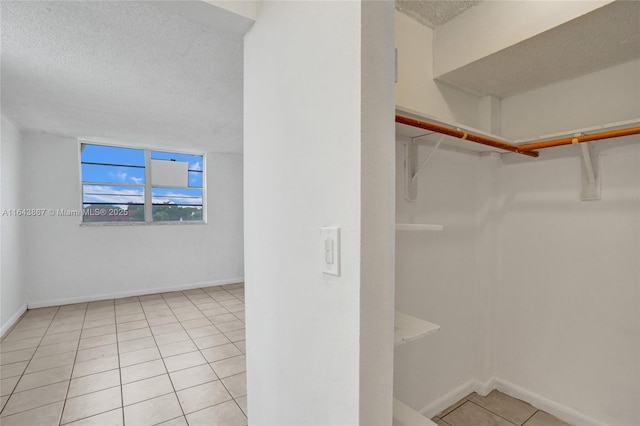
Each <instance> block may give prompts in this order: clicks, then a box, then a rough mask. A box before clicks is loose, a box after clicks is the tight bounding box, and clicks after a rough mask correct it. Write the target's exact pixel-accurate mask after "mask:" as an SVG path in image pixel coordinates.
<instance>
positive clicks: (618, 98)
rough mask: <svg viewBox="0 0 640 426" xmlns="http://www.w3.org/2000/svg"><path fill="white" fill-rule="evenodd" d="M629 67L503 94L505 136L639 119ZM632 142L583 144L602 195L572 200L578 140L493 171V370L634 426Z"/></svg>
mask: <svg viewBox="0 0 640 426" xmlns="http://www.w3.org/2000/svg"><path fill="white" fill-rule="evenodd" d="M638 75H640V61H633V62H629V63H626V64H622V65H618V66H615V67H611V68H608V69H605V70H602V71H599V72H595V73H592V74H588V75H585V76H582V77H580V78H576V79H572V80H568V81H564V82H561V83H557V84H554V85H551V86H548V87H545V88H542V89H538V90H533V91H530V92H526V93H523V94H520V95H516V96H513V97H510V98H506V99H504V100H503V101H502V112H503V117H502V126H503V129H504V133H505V136H507V137H510V138H526V137H532V136H535V135H539V134H548V133H552V132H559V131H568V130H572V129H577V128H582V127H589V126H597V125H602V124H607V123H610V122H616V121H622V120H629V119H637V118H639V117H640V80H639V79H638ZM639 142H640V137H638V136H633V137H627V138H619V139H612V140H606V141H600V142H597V143H595V144H593V147H594V149H595V152H596V157H597V154H599V153H601V155H600V169H601V170H600V176H601V185H602V187H601V191H602V194H601V195H602V199H601V200H600V201H591V202H585V201H580V191H581V172H580V167H581V166H580V161H581V160H580V154H579V152H580V149H579V148H578V147H573V146H567V147H562V148H553V149H548V150H544V151H542V154H541V157H540V158H538V159H537V160H530V159H527V160H523V159H522V158H520V157H516V156H514V155H512V154H508V155H505V156H504V161H505V165H504V166H503V167H501V168H500V171H499V176H500V185H501V188H500V191H499V196H498V198H497V207H496V208H497V209H498V210H499V211H500V218H499V223H500V225H499V234H498V243H497V248H498V250H499V263H498V271H499V276H498V279H497V281H496V288H495V292H494V294H495V295H494V297H495V307H496V310H495V318H494V321H493V328H494V334H495V342H494V345H495V348H494V352H495V375H496V376H497V377H499V378H500V379H503V380H506V381H508V382H511V383H514V384H516V385H517V386H520V387H521V388H523V389H526V390H527V391H528V392H533V393H534V394H538V395H541V396H543V397H545V398H548V399H549V400H551V401H553V402H554V403H555V404H560V405H561V406H564V407H565V408H568V409H570V410H574V411H577V412H579V413H582V414H584V415H586V416H589V417H591V418H594V419H597V420H598V421H600V422H604V423H606V424H611V425H625V426H632V425H637V424H640V411H639V408H638V401H639V400H640V266H639V265H640V261H639V259H640V224H639V217H640V149H639V145H638V143H639ZM551 408H552V409H553V407H551ZM585 421H586V420H585ZM585 421H581V422H580V423H584V422H585Z"/></svg>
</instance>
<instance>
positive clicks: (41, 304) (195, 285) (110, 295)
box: [29, 277, 244, 309]
mask: <svg viewBox="0 0 640 426" xmlns="http://www.w3.org/2000/svg"><path fill="white" fill-rule="evenodd" d="M241 282H244V278H243V277H237V278H229V279H225V280H217V281H209V282H202V283H190V284H182V285H177V286H171V287H162V288H149V289H140V290H132V291H123V292H115V293H103V294H94V295H91V296H80V297H69V298H65V299H55V300H43V301H37V302H33V303H29V309H34V308H45V307H48V306H58V305H69V304H72V303H85V302H95V301H98V300H108V299H121V298H123V297H131V296H144V295H145V294H155V293H166V292H171V291H181V290H191V289H194V288H201V287H213V286H219V285H225V284H235V283H241Z"/></svg>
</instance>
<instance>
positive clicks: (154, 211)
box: [80, 143, 204, 223]
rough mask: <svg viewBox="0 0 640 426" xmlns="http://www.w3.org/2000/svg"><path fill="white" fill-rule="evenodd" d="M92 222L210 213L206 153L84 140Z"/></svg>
mask: <svg viewBox="0 0 640 426" xmlns="http://www.w3.org/2000/svg"><path fill="white" fill-rule="evenodd" d="M80 149H81V155H80V158H81V160H80V161H81V169H82V206H83V221H84V222H85V223H86V222H129V223H131V222H187V221H188V222H193V221H202V220H203V218H204V215H203V213H204V192H203V182H204V170H203V169H204V167H203V155H197V154H186V153H177V152H165V151H151V150H145V149H136V148H125V147H116V146H106V145H96V144H89V143H82V144H81V145H80Z"/></svg>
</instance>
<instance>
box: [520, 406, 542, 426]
mask: <svg viewBox="0 0 640 426" xmlns="http://www.w3.org/2000/svg"><path fill="white" fill-rule="evenodd" d="M532 407H533V406H532ZM533 408H536V407H533ZM538 411H540V410H538V409H537V408H536V411H534V412H533V414H532V415H530V416H529V417H527V420H525V421H524V422H522V426H524V425H526V424H527V422H528V421H529V420H531V418H532V417H533V416H535V415H536V414H538Z"/></svg>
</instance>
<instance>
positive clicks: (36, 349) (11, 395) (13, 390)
mask: <svg viewBox="0 0 640 426" xmlns="http://www.w3.org/2000/svg"><path fill="white" fill-rule="evenodd" d="M59 310H60V306H58V307H57V308H56V311H55V313H54V314H53V315H52V316H51V320H50V321H49V325H48V326H47V329H46V330H45V332H44V334H43V335H42V337H41V338H40V341H39V342H38V345H37V346H36V347H35V350H34V351H33V354H31V357H30V358H29V362H27V365H25V367H24V371H23V372H22V374H20V378H19V379H18V381H17V382H16V384H15V386H14V387H13V389H12V390H11V393H10V394H9V398H7V402H6V403H5V404H4V407H2V410H1V411H0V416H1V415H2V413H4V410H6V409H7V406H8V405H9V402H11V398H12V397H13V395H14V394H16V393H19V392H15V390H16V389H17V387H18V384H19V383H20V381H21V380H22V378H23V377H24V376H25V373H26V372H27V370H28V369H29V365H31V361H33V357H34V356H35V355H36V352H37V351H38V348H39V347H40V343H42V340H43V339H44V336H46V335H47V331H49V328H51V324H52V323H53V319H54V318H55V316H56V315H57V314H58V311H59ZM26 316H27V312H25V314H24V316H23V317H22V318H25V317H26ZM21 320H22V319H21ZM17 325H18V323H16V325H15V326H17ZM15 326H14V328H15ZM7 335H8V334H7ZM29 349H30V348H29ZM18 362H20V361H18ZM39 387H42V386H39ZM34 389H37V388H34ZM46 405H49V404H46ZM34 408H39V407H34ZM25 411H29V410H23V411H18V412H15V413H13V414H18V413H23V412H25ZM13 414H9V416H12V415H13ZM5 417H7V416H5Z"/></svg>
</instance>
